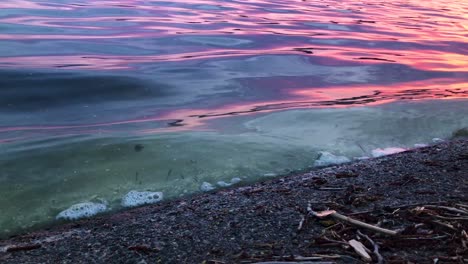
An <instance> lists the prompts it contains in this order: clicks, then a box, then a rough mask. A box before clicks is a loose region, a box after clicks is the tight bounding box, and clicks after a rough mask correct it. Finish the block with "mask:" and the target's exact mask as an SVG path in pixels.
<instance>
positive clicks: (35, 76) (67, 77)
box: [0, 71, 171, 111]
mask: <svg viewBox="0 0 468 264" xmlns="http://www.w3.org/2000/svg"><path fill="white" fill-rule="evenodd" d="M0 87H1V89H0V110H1V111H34V110H46V109H49V108H52V107H60V106H70V105H73V104H81V105H88V104H97V103H101V102H106V101H117V102H118V101H132V100H142V99H151V98H162V97H164V96H167V95H169V94H170V93H171V90H170V87H169V86H168V85H163V84H157V83H154V82H151V83H150V82H146V81H144V80H142V79H141V78H133V77H126V76H115V75H114V76H113V75H95V74H93V75H91V74H79V73H73V72H69V73H64V72H34V71H33V72H31V71H27V72H21V71H0Z"/></svg>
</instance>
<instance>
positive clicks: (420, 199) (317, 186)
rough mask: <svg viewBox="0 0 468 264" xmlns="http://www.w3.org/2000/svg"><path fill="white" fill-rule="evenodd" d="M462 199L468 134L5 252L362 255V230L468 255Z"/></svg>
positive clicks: (237, 259) (146, 258)
mask: <svg viewBox="0 0 468 264" xmlns="http://www.w3.org/2000/svg"><path fill="white" fill-rule="evenodd" d="M457 204H458V205H457ZM459 204H461V205H468V139H458V140H453V141H448V142H443V143H440V144H437V145H433V146H429V147H424V148H417V149H413V150H409V151H405V152H402V153H397V154H394V155H389V156H384V157H380V158H373V159H369V160H363V161H356V162H352V163H348V164H343V165H336V166H331V167H326V168H322V169H314V170H312V171H310V172H306V173H302V174H294V175H289V176H284V177H279V178H274V179H268V180H266V181H262V182H258V183H254V184H251V185H247V186H240V187H233V188H229V189H222V190H217V191H213V192H210V193H202V194H196V195H193V196H190V197H185V198H180V199H175V200H171V201H163V202H161V203H158V204H154V205H147V206H143V207H139V208H135V209H130V210H126V211H123V212H117V213H114V214H110V215H103V216H97V217H94V218H91V219H85V220H79V221H75V222H71V223H67V224H64V225H61V226H54V227H52V228H49V229H45V230H41V231H35V232H31V233H28V234H23V235H18V236H15V237H12V238H9V239H6V240H0V262H2V263H37V262H40V263H57V262H60V263H90V262H93V263H110V262H118V263H155V262H156V263H159V262H160V263H203V262H204V263H256V262H268V261H270V262H271V261H276V262H277V263H278V262H279V261H289V262H290V263H293V262H291V261H296V262H297V261H305V260H320V261H327V262H326V263H361V261H362V259H363V257H362V256H360V255H359V253H357V252H356V250H354V249H353V247H350V246H349V243H348V241H350V240H352V239H354V240H356V241H359V242H360V243H362V244H363V245H365V246H367V247H368V248H369V249H370V250H371V254H369V253H368V254H369V255H370V257H371V258H372V261H378V256H379V255H380V256H381V257H382V258H383V259H384V260H385V261H387V262H388V263H406V262H407V261H412V262H416V263H421V262H423V263H426V262H431V263H433V262H434V259H438V260H439V263H454V262H456V263H463V261H464V260H465V259H466V261H468V249H467V248H466V243H468V237H466V240H465V236H466V232H467V231H468V221H466V219H465V220H463V219H464V217H468V215H465V216H464V215H463V213H458V214H456V213H453V212H447V210H445V209H443V207H449V208H455V209H457V208H458V209H459V210H461V211H464V209H463V207H459ZM428 206H429V207H428ZM431 206H432V207H431ZM434 206H435V207H434ZM308 208H312V209H313V210H314V211H321V210H325V209H332V210H335V211H336V212H338V213H340V214H342V215H344V216H350V217H352V218H354V219H357V220H360V221H362V222H365V223H368V224H371V225H374V226H377V225H378V226H380V227H382V228H386V229H389V230H398V235H397V236H386V235H382V234H379V233H375V232H373V231H371V230H369V229H363V228H357V227H356V226H354V225H351V224H349V223H346V222H342V221H339V220H336V219H333V218H331V217H325V218H323V219H319V218H317V217H314V216H313V215H311V214H310V212H308ZM466 210H468V208H467V209H466ZM448 218H450V219H448ZM463 230H464V231H465V233H464V234H462V233H463ZM358 231H359V232H361V233H362V234H361V235H360V234H359V232H358ZM447 234H451V235H452V236H449V235H447ZM365 235H367V238H369V239H370V240H367V239H366V237H365ZM359 238H361V239H359ZM371 241H372V242H373V243H372V242H371ZM463 241H465V242H463ZM463 243H465V246H463V245H464V244H463ZM373 244H377V245H379V250H378V252H379V253H378V254H376V253H375V252H374V253H372V250H373V248H372V247H373ZM364 258H365V257H364ZM405 261H406V262H405ZM460 261H462V262H460Z"/></svg>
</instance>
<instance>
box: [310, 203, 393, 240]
mask: <svg viewBox="0 0 468 264" xmlns="http://www.w3.org/2000/svg"><path fill="white" fill-rule="evenodd" d="M309 208H311V207H310V206H308V207H307V209H308V210H309ZM309 213H311V214H312V215H314V216H316V217H318V218H323V217H327V216H330V217H333V218H335V219H338V220H341V221H343V222H347V223H350V224H353V225H355V226H359V227H362V228H366V229H369V230H372V231H375V232H378V233H382V234H386V235H391V236H396V235H397V234H398V232H397V231H394V230H390V229H385V228H381V227H378V226H374V225H371V224H368V223H364V222H362V221H359V220H356V219H353V218H351V217H347V216H345V215H342V214H339V213H337V212H336V211H334V210H327V211H322V212H314V211H313V210H312V209H310V211H309Z"/></svg>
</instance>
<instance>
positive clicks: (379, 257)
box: [357, 230, 384, 264]
mask: <svg viewBox="0 0 468 264" xmlns="http://www.w3.org/2000/svg"><path fill="white" fill-rule="evenodd" d="M357 233H358V235H360V236H362V237H364V238H365V239H367V241H369V243H371V244H372V246H373V247H374V252H373V253H374V255H375V256H376V257H377V264H383V263H384V259H383V257H382V255H380V253H379V245H378V244H377V243H375V242H374V240H372V239H371V238H370V237H369V236H367V235H364V234H363V233H361V231H359V230H358V231H357Z"/></svg>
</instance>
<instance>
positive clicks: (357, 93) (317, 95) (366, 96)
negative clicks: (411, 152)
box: [0, 79, 468, 143]
mask: <svg viewBox="0 0 468 264" xmlns="http://www.w3.org/2000/svg"><path fill="white" fill-rule="evenodd" d="M452 81H453V80H451V79H439V80H436V81H434V80H431V81H430V82H428V81H418V82H412V83H405V84H398V85H392V86H386V87H384V89H382V87H381V86H373V85H369V86H361V85H360V86H355V87H349V86H348V87H331V88H326V89H311V88H304V89H296V90H293V91H292V92H290V93H291V96H292V97H293V98H294V97H295V98H300V100H297V99H288V100H271V101H257V102H250V103H245V102H237V103H233V104H228V105H224V106H221V107H217V108H199V109H179V110H174V111H169V112H166V113H161V114H158V115H155V116H152V117H148V118H140V119H132V120H122V121H118V122H107V123H106V122H104V123H96V124H83V125H63V126H33V125H31V126H18V127H3V128H0V133H5V132H10V133H11V132H34V131H45V132H47V133H49V134H50V133H53V134H54V135H64V134H70V133H71V132H70V131H74V132H73V133H74V134H76V135H79V134H93V133H94V134H106V133H113V132H115V130H114V129H112V127H115V126H120V125H130V124H137V125H142V128H141V129H137V130H136V131H135V130H133V132H134V133H143V134H151V133H160V132H174V131H185V130H193V129H196V130H209V128H208V127H206V124H207V122H208V121H209V120H213V119H218V118H226V117H231V116H237V115H248V114H256V113H259V112H264V113H268V112H273V111H279V110H289V109H305V108H330V107H331V108H346V107H355V106H363V105H367V106H372V105H379V104H385V103H390V102H394V101H402V100H404V101H410V100H411V101H417V100H429V99H439V100H441V99H442V100H450V99H452V100H453V99H467V98H468V85H467V84H466V83H453V82H452ZM174 120H180V122H179V121H178V122H179V123H180V124H181V126H164V127H158V128H155V129H153V128H144V126H151V123H155V124H156V123H157V122H164V123H169V122H172V123H174ZM18 139H21V138H18ZM12 141H15V139H14V138H13V139H9V140H8V141H4V142H3V143H5V142H12ZM0 143H2V142H0Z"/></svg>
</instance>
